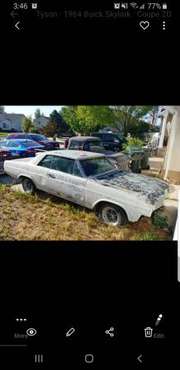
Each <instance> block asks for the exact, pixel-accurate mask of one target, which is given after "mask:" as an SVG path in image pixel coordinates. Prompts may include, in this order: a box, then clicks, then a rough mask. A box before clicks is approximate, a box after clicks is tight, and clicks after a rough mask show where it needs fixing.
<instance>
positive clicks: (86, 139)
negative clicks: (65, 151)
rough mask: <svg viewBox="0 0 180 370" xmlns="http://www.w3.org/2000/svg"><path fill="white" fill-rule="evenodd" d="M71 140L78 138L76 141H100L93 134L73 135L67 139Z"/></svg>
mask: <svg viewBox="0 0 180 370" xmlns="http://www.w3.org/2000/svg"><path fill="white" fill-rule="evenodd" d="M72 140H78V141H88V140H91V141H93V140H98V141H100V139H99V137H95V136H73V137H71V138H70V139H69V141H72Z"/></svg>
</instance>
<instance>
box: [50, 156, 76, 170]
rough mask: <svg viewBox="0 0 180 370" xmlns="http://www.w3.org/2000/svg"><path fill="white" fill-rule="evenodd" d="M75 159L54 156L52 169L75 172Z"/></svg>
mask: <svg viewBox="0 0 180 370" xmlns="http://www.w3.org/2000/svg"><path fill="white" fill-rule="evenodd" d="M74 162H75V161H74V159H70V158H64V157H59V156H53V160H52V167H51V169H53V170H56V171H61V172H65V173H69V174H73V167H74Z"/></svg>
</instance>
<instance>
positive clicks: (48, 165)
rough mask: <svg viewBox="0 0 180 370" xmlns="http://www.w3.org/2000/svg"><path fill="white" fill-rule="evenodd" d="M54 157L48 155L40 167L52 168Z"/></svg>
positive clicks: (40, 163)
mask: <svg viewBox="0 0 180 370" xmlns="http://www.w3.org/2000/svg"><path fill="white" fill-rule="evenodd" d="M52 159H53V158H52V155H46V156H45V157H44V158H43V159H42V160H41V161H40V162H39V163H38V166H41V167H46V168H52Z"/></svg>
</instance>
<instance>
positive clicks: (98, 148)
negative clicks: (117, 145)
mask: <svg viewBox="0 0 180 370" xmlns="http://www.w3.org/2000/svg"><path fill="white" fill-rule="evenodd" d="M84 150H87V151H90V152H96V153H103V152H104V146H103V144H102V142H101V141H100V140H96V141H95V140H92V141H89V142H88V143H86V144H85V145H84Z"/></svg>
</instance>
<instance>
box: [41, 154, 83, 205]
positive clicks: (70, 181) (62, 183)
mask: <svg viewBox="0 0 180 370" xmlns="http://www.w3.org/2000/svg"><path fill="white" fill-rule="evenodd" d="M51 157H52V161H51V165H50V168H49V169H48V171H47V173H46V185H45V187H46V191H47V192H49V193H51V194H55V195H57V196H59V197H61V198H64V199H67V200H70V201H72V202H74V203H77V204H82V205H85V204H84V203H85V189H86V184H87V180H86V178H85V177H83V175H82V174H81V171H80V168H79V166H78V162H77V161H75V160H74V159H70V158H65V157H60V156H56V155H52V156H51ZM41 164H42V163H41Z"/></svg>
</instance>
